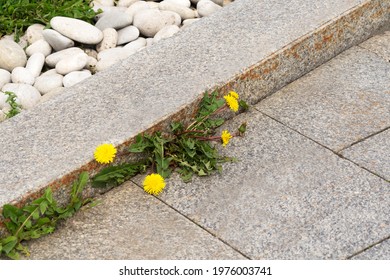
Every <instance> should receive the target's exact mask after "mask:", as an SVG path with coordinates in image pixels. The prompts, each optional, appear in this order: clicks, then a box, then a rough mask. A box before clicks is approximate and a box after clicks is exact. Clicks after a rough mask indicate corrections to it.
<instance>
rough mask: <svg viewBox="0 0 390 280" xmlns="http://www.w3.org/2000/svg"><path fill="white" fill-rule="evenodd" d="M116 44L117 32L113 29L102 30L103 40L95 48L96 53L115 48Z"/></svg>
mask: <svg viewBox="0 0 390 280" xmlns="http://www.w3.org/2000/svg"><path fill="white" fill-rule="evenodd" d="M117 42H118V32H117V31H116V30H115V29H114V28H111V27H109V28H106V29H104V30H103V40H102V41H101V42H100V43H99V44H98V45H97V46H96V50H97V51H98V52H101V51H104V50H107V49H112V48H115V47H116V44H117Z"/></svg>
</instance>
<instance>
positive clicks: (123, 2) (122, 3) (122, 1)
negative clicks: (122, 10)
mask: <svg viewBox="0 0 390 280" xmlns="http://www.w3.org/2000/svg"><path fill="white" fill-rule="evenodd" d="M138 1H139V0H119V1H118V3H117V4H116V5H117V6H118V7H130V6H131V5H133V4H134V3H135V2H138Z"/></svg>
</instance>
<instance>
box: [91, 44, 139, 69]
mask: <svg viewBox="0 0 390 280" xmlns="http://www.w3.org/2000/svg"><path fill="white" fill-rule="evenodd" d="M130 44H131V43H130ZM133 53H134V51H133V50H131V49H130V50H128V49H126V48H121V47H117V48H113V49H108V50H105V51H102V52H100V53H99V54H98V62H97V64H96V71H102V70H104V69H107V68H109V67H111V66H112V65H114V64H115V63H117V62H119V61H121V60H123V59H125V58H127V57H129V56H130V55H132V54H133Z"/></svg>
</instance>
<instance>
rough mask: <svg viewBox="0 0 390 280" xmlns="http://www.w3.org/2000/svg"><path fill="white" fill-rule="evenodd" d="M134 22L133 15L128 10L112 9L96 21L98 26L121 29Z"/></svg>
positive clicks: (100, 27)
mask: <svg viewBox="0 0 390 280" xmlns="http://www.w3.org/2000/svg"><path fill="white" fill-rule="evenodd" d="M132 22H133V17H132V16H131V15H130V14H128V13H126V12H118V11H110V12H105V13H104V15H103V16H102V17H101V18H100V19H99V20H98V21H97V22H96V24H95V26H96V28H99V29H100V30H104V29H106V28H110V27H111V28H114V29H120V28H123V27H126V26H129V25H130V24H131V23H132Z"/></svg>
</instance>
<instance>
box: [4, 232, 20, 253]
mask: <svg viewBox="0 0 390 280" xmlns="http://www.w3.org/2000/svg"><path fill="white" fill-rule="evenodd" d="M16 244H18V239H17V238H16V236H8V237H6V238H5V239H3V240H2V245H3V249H2V250H3V252H5V253H6V254H9V252H11V250H12V249H14V248H15V246H16Z"/></svg>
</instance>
